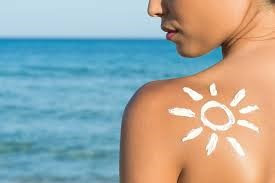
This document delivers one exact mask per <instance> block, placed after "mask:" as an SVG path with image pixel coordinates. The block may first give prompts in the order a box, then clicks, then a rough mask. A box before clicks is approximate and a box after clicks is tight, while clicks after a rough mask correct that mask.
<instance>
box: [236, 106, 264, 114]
mask: <svg viewBox="0 0 275 183" xmlns="http://www.w3.org/2000/svg"><path fill="white" fill-rule="evenodd" d="M258 109H259V107H258V106H257V105H249V106H247V107H244V108H242V109H240V110H239V112H240V113H241V114H247V113H250V112H253V111H256V110H258Z"/></svg>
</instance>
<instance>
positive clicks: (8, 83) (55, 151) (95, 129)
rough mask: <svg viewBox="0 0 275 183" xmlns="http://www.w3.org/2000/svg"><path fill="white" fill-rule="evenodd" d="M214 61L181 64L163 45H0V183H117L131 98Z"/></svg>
mask: <svg viewBox="0 0 275 183" xmlns="http://www.w3.org/2000/svg"><path fill="white" fill-rule="evenodd" d="M221 58H222V55H221V50H220V48H217V49H215V50H213V51H212V52H210V53H208V54H207V55H204V56H202V57H198V58H183V57H182V56H180V55H179V54H178V53H177V51H176V46H175V45H174V44H173V43H171V42H169V41H167V40H154V39H153V40H149V39H148V40H145V39H144V40H139V39H136V40H134V39H133V40H130V39H124V40H123V39H122V40H115V39H109V40H108V39H105V40H104V39H102V40H100V39H94V40H92V39H90V40H65V39H64V40H62V39H60V40H55V39H52V40H51V39H44V40H43V39H41V40H39V39H18V40H16V39H13V40H12V39H11V40H9V39H5V40H0V180H1V181H0V182H1V183H118V181H119V177H118V175H119V171H118V170H119V163H118V160H119V140H120V139H119V138H120V125H121V116H122V112H123V110H124V107H125V105H126V104H127V102H128V100H129V99H130V98H131V96H132V95H133V94H134V92H135V91H136V90H137V89H138V88H139V87H141V86H142V85H143V84H144V83H146V82H149V81H152V80H160V79H169V78H174V77H183V76H188V75H191V74H195V73H197V72H200V71H202V70H204V69H207V68H208V67H210V66H211V65H213V64H215V63H217V62H218V61H219V60H220V59H221Z"/></svg>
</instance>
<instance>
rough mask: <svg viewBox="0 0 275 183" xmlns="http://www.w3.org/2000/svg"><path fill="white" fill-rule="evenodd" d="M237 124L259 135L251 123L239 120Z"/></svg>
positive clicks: (256, 128) (257, 129)
mask: <svg viewBox="0 0 275 183" xmlns="http://www.w3.org/2000/svg"><path fill="white" fill-rule="evenodd" d="M237 124H238V125H240V126H244V127H246V128H249V129H251V130H254V131H256V132H257V133H259V128H258V127H257V126H256V125H254V124H253V123H251V122H249V121H247V120H243V119H239V120H238V121H237Z"/></svg>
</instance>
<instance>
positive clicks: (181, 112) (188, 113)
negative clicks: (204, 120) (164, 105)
mask: <svg viewBox="0 0 275 183" xmlns="http://www.w3.org/2000/svg"><path fill="white" fill-rule="evenodd" d="M168 112H169V113H170V114H173V115H175V116H184V117H189V118H194V117H195V115H196V114H195V113H194V112H193V111H192V110H191V109H186V108H179V107H175V108H171V109H168Z"/></svg>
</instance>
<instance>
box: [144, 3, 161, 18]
mask: <svg viewBox="0 0 275 183" xmlns="http://www.w3.org/2000/svg"><path fill="white" fill-rule="evenodd" d="M147 13H148V15H149V16H151V17H162V16H163V13H164V10H163V5H162V0H149V3H148V9H147Z"/></svg>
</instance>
